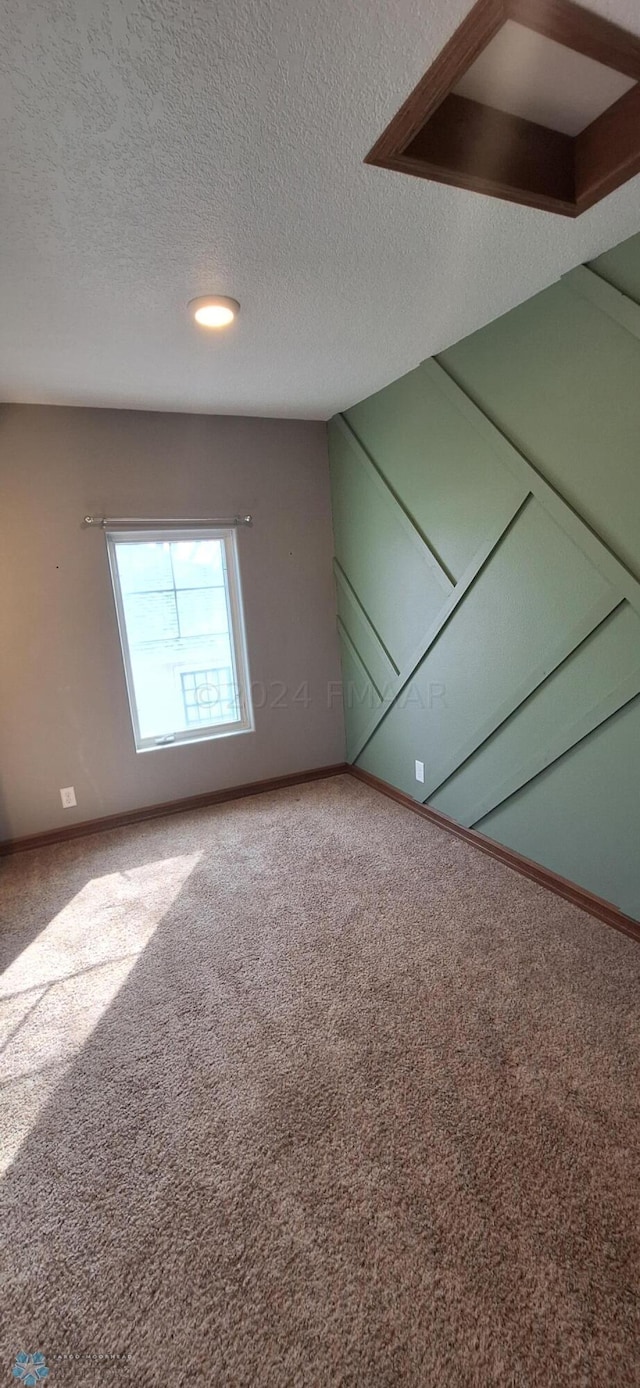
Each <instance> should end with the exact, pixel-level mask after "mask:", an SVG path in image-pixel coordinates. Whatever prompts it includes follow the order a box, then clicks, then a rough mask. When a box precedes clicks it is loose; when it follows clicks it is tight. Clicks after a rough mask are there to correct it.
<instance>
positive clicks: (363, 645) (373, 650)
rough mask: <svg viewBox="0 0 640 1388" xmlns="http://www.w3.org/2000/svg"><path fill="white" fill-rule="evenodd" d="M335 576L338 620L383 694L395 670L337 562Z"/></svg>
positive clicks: (378, 689) (395, 672)
mask: <svg viewBox="0 0 640 1388" xmlns="http://www.w3.org/2000/svg"><path fill="white" fill-rule="evenodd" d="M334 577H335V581H336V599H337V605H338V619H339V621H340V624H341V626H342V628H343V630H344V631H345V632H346V634H347V636H348V637H349V640H350V641H351V643H352V645H353V646H354V647H355V649H356V651H357V652H358V655H359V658H360V661H361V663H362V664H363V665H364V667H365V669H366V671H367V674H368V675H369V677H370V678H371V680H372V681H373V684H374V685H375V687H376V689H377V691H378V693H379V694H382V692H383V690H385V689H386V688H387V686H388V685H389V684H390V682H391V681H392V680H394V679H395V677H396V676H397V674H398V670H397V668H396V666H395V665H394V663H393V661H392V660H391V657H390V655H389V652H388V651H386V650H385V648H384V646H383V645H382V642H381V641H380V638H379V636H378V634H377V632H376V631H375V629H374V628H373V627H372V625H371V622H370V621H369V618H368V617H367V614H366V612H365V610H364V608H363V607H361V606H360V603H359V602H358V599H357V598H356V595H355V593H354V592H353V590H352V589H351V588H350V586H349V583H348V582H347V579H346V578H345V576H344V574H343V572H342V570H341V568H340V566H339V565H338V564H337V563H334Z"/></svg>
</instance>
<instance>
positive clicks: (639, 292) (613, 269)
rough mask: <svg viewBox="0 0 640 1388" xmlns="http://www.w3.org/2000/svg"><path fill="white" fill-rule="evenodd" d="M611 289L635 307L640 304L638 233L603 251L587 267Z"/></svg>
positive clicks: (639, 246) (639, 243) (639, 237)
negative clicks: (623, 296)
mask: <svg viewBox="0 0 640 1388" xmlns="http://www.w3.org/2000/svg"><path fill="white" fill-rule="evenodd" d="M587 268H588V269H589V270H591V271H592V273H593V274H595V275H597V276H598V278H599V279H601V280H605V281H606V282H607V283H608V284H609V285H611V288H612V289H617V290H618V291H619V293H621V294H624V295H626V297H627V298H628V299H630V300H631V302H634V303H635V305H636V307H638V305H639V304H640V235H638V234H636V235H635V236H630V237H629V238H628V240H627V241H623V242H622V244H621V245H620V246H614V247H613V250H610V251H604V252H603V253H602V255H599V256H597V257H596V259H595V260H592V261H590V262H589V265H588V267H587Z"/></svg>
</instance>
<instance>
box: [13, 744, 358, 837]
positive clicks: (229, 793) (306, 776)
mask: <svg viewBox="0 0 640 1388" xmlns="http://www.w3.org/2000/svg"><path fill="white" fill-rule="evenodd" d="M350 769H351V768H350V767H349V766H347V764H346V763H345V762H338V764H337V765H335V766H316V767H313V769H312V770H311V771H293V772H291V774H290V775H288V776H273V777H271V779H270V780H268V781H249V782H248V783H247V784H246V785H243V786H229V788H228V789H227V790H211V791H207V792H206V793H205V794H204V795H190V796H188V797H187V799H186V800H168V801H166V802H165V803H163V804H160V805H144V806H143V807H142V808H141V809H139V810H124V811H123V813H122V814H110V815H104V816H103V818H102V819H85V820H84V821H81V822H80V823H78V824H69V825H68V826H65V827H63V828H60V829H48V830H46V831H45V833H43V834H31V835H30V836H29V837H28V838H23V839H4V840H3V841H2V842H0V855H4V856H6V855H7V854H8V853H23V852H25V850H26V849H28V848H46V847H47V846H48V845H49V844H52V843H67V842H68V840H69V839H81V838H84V837H85V835H86V834H100V833H102V831H103V830H104V829H122V828H126V826H127V825H128V824H140V823H141V822H142V821H143V820H145V819H161V818H162V817H163V815H167V814H180V813H181V811H182V810H204V809H206V808H207V807H208V806H209V805H221V804H223V802H224V801H226V800H241V799H242V798H243V797H244V796H245V795H264V794H266V792H267V791H270V790H285V789H286V788H287V786H300V785H304V783H305V782H306V781H322V780H324V779H325V778H326V777H327V776H342V775H344V773H345V772H347V771H349V770H350Z"/></svg>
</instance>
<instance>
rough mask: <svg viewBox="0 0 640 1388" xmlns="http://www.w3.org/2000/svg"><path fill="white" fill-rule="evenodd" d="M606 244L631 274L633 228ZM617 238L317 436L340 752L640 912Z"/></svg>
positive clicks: (630, 362) (638, 243) (634, 500)
mask: <svg viewBox="0 0 640 1388" xmlns="http://www.w3.org/2000/svg"><path fill="white" fill-rule="evenodd" d="M620 254H621V257H623V263H622V260H621V264H620V271H619V277H620V279H621V280H622V279H624V281H625V282H630V281H631V282H634V283H635V282H636V278H637V283H638V284H640V237H638V238H634V240H633V242H631V243H627V244H626V245H625V246H624V247H623V248H620ZM615 256H616V253H615V252H609V253H607V255H606V257H605V262H606V263H605V265H604V266H603V272H602V276H601V275H600V274H599V266H598V261H595V262H594V264H593V268H592V269H586V268H581V269H579V270H577V271H573V272H572V273H571V274H570V275H569V276H567V277H565V279H564V281H563V282H561V283H560V284H558V285H556V286H553V287H552V289H551V290H548V291H545V292H544V294H542V295H539V296H538V297H537V299H534V300H530V301H528V302H527V303H526V304H523V305H522V306H521V307H520V308H518V309H515V310H514V311H513V312H512V313H510V314H508V315H506V317H505V318H504V319H501V320H498V321H497V322H496V323H493V324H490V325H489V326H488V327H487V328H485V329H482V330H481V331H480V332H479V333H477V334H475V336H474V337H473V338H470V339H467V340H466V341H465V342H463V343H460V344H458V346H457V347H454V348H452V349H449V350H448V351H447V352H446V353H444V354H443V355H442V356H441V357H440V358H439V359H438V360H437V361H436V360H431V361H428V362H424V363H422V364H421V365H420V366H419V367H418V368H416V370H415V371H413V372H410V373H409V375H408V376H406V377H403V378H402V380H401V381H397V382H393V383H392V385H390V386H389V387H387V388H386V389H385V390H383V391H381V392H379V393H378V394H377V395H376V396H373V397H371V398H370V399H369V400H365V401H363V402H361V403H360V404H359V405H356V406H354V407H353V408H352V409H350V410H349V411H348V412H347V416H346V419H343V418H342V417H338V418H337V419H336V420H334V421H332V424H331V426H330V456H331V462H332V489H333V504H334V519H335V537H336V580H337V585H338V589H339V602H340V604H341V606H340V629H341V639H342V642H343V651H344V678H345V718H346V722H347V732H348V748H349V760H350V761H352V762H355V763H357V764H358V765H359V766H361V767H362V768H363V769H364V770H367V771H369V772H371V773H372V774H374V775H377V776H379V777H381V778H382V779H383V780H386V781H389V782H391V783H392V784H393V785H395V786H397V787H398V789H400V790H403V791H404V792H406V793H409V794H412V795H413V796H414V797H416V798H417V797H418V796H419V795H420V796H421V797H423V798H424V802H425V803H427V804H430V805H433V807H434V808H436V809H438V810H441V811H442V812H444V813H446V814H450V815H452V816H453V817H454V818H456V819H457V820H458V821H459V822H461V823H462V824H465V825H471V824H475V823H478V822H479V820H483V821H486V822H485V823H483V829H484V830H485V831H486V832H488V833H490V834H491V833H495V835H496V837H498V838H499V839H500V841H501V842H504V843H508V845H509V846H510V847H513V848H515V849H517V851H518V852H521V853H523V854H525V855H526V856H530V857H534V858H535V857H536V856H537V857H538V860H539V861H541V862H543V863H545V865H546V866H548V867H550V868H552V869H553V870H554V871H556V872H559V873H560V874H563V875H566V876H568V877H570V878H573V879H574V880H576V881H578V882H581V883H582V884H583V885H584V886H585V887H587V888H589V889H590V890H591V891H594V892H596V893H599V894H601V895H604V896H607V897H609V898H610V899H611V900H613V901H615V902H616V903H617V904H618V905H619V906H620V907H621V908H622V909H623V910H625V911H626V912H628V913H630V914H632V915H640V868H639V866H638V862H637V854H635V853H631V852H629V851H628V848H627V845H628V842H629V835H628V824H629V822H630V821H631V823H632V825H633V831H634V834H635V838H636V839H637V836H638V797H637V783H638V780H639V779H640V735H639V736H635V730H636V729H637V728H638V729H639V732H640V725H639V722H638V720H639V719H640V702H639V696H640V580H639V578H638V576H637V575H638V573H640V470H639V469H638V468H637V459H636V455H637V437H638V432H637V428H636V421H637V424H638V426H640V403H639V402H640V306H639V305H638V304H637V303H636V302H635V301H634V300H633V299H631V298H629V297H627V296H626V295H625V294H623V293H622V292H621V291H620V290H619V289H617V288H615V287H614V284H613V283H612V282H610V281H615V279H616V276H617V274H618V267H617V264H616V259H615ZM636 266H637V271H636ZM578 438H579V442H578ZM356 479H357V480H356ZM634 514H635V516H636V518H637V524H635V523H634ZM409 554H411V555H412V556H413V558H412V559H409V558H408V555H409ZM418 556H420V558H418ZM434 576H435V577H437V580H438V582H437V587H435V586H434ZM438 591H439V594H440V596H439V598H438V597H437V596H436V594H437V593H438ZM383 623H384V629H383ZM396 628H397V630H396ZM390 657H391V658H390ZM394 667H395V668H394ZM350 685H354V689H350V688H349V686H350ZM625 738H626V739H627V741H628V748H627V755H626V759H625V754H624V751H623V748H624V746H625V742H624V739H625ZM629 739H631V740H630V741H629ZM607 758H608V761H607ZM416 759H418V760H421V761H423V762H424V765H425V781H424V787H422V786H420V785H419V784H418V783H417V782H416V780H415V775H414V761H415V760H416ZM596 766H597V767H598V783H597V784H595V783H594V784H593V786H592V791H591V794H589V793H588V792H587V793H585V787H586V785H587V784H588V777H589V775H590V774H591V775H593V768H595V767H596ZM607 767H609V768H610V769H609V770H607V769H606V768H607ZM603 768H605V769H604V770H603ZM607 776H610V778H611V783H610V784H609V782H608V781H607V779H606V778H607ZM634 786H635V787H636V789H635V792H634V791H633V790H632V787H634ZM572 787H573V788H574V790H573V792H572ZM578 787H579V788H580V789H579V791H578V790H577V789H576V788H578ZM572 793H573V794H574V796H575V806H574V813H573V814H570V813H568V812H567V806H568V804H569V803H570V802H569V800H568V798H567V797H570V795H571V794H572ZM601 801H603V802H604V803H606V807H607V808H606V816H607V817H606V822H605V820H604V818H603V815H604V813H605V811H604V810H602V809H600V808H599V806H600V803H601ZM561 803H562V804H563V805H564V817H563V819H562V828H561V829H559V827H558V823H557V817H558V814H559V813H560V811H559V805H560V804H561ZM542 806H544V809H543V808H541V807H542ZM552 824H554V825H555V831H554V832H553V833H552V832H551V829H550V826H551V825H552ZM602 845H606V851H603V848H602ZM545 855H546V856H545Z"/></svg>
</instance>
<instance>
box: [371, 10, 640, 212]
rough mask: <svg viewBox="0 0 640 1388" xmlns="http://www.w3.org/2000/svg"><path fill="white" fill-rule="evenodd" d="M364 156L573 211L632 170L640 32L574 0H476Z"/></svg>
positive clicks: (638, 133)
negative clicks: (618, 23)
mask: <svg viewBox="0 0 640 1388" xmlns="http://www.w3.org/2000/svg"><path fill="white" fill-rule="evenodd" d="M365 163H367V164H376V165H378V166H379V167H380V168H383V169H395V170H396V171H397V172H399V173H406V174H413V175H414V176H415V177H418V178H428V179H432V180H434V181H435V182H437V183H450V184H453V185H454V186H455V187H458V188H468V189H471V190H472V191H474V192H478V193H485V194H487V195H488V196H490V197H496V198H505V199H507V201H509V202H518V203H525V204H526V205H527V206H529V207H538V208H542V209H544V210H545V211H547V212H558V213H561V214H563V215H564V216H567V217H579V216H580V214H581V213H582V212H585V211H586V210H587V208H589V207H593V205H594V204H595V203H597V202H599V201H600V199H601V198H604V197H606V196H607V194H608V193H611V192H613V190H614V189H615V188H619V187H620V185H621V184H622V183H626V182H627V180H628V179H629V178H633V177H634V175H635V174H637V173H640V38H638V37H636V36H635V35H633V34H629V33H627V31H626V30H624V29H621V28H620V27H619V26H618V25H617V24H612V23H611V22H610V21H609V20H606V19H602V18H601V17H600V16H599V15H596V14H592V13H591V11H589V10H585V9H583V8H582V6H581V5H575V4H573V3H571V0H478V3H477V4H476V5H474V7H473V9H472V10H471V12H470V13H469V14H468V15H467V18H466V19H465V20H463V22H462V24H461V25H460V27H459V28H458V29H457V30H456V32H455V34H453V36H452V37H451V38H450V39H449V42H448V43H447V44H446V45H445V47H444V48H443V49H442V52H441V53H440V54H439V55H438V57H437V58H436V59H435V62H434V63H432V65H431V67H430V68H429V69H428V71H427V72H426V73H425V75H424V77H423V78H422V79H421V80H420V82H419V83H418V85H417V87H415V89H414V91H413V92H412V93H411V95H410V96H409V97H408V98H407V100H406V101H405V102H404V105H403V106H401V107H400V110H399V111H398V112H397V114H396V115H395V116H394V117H393V119H392V121H391V122H390V124H389V125H388V126H387V128H386V130H385V131H384V133H383V134H382V135H381V136H380V138H379V140H377V141H376V143H375V145H374V146H373V149H372V150H371V151H370V152H369V154H368V155H367V157H366V159H365Z"/></svg>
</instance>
